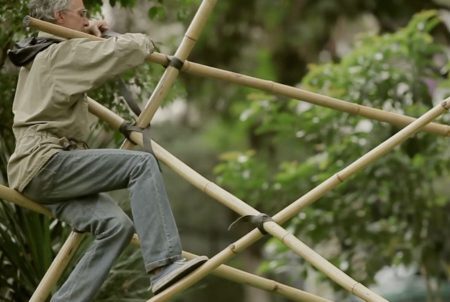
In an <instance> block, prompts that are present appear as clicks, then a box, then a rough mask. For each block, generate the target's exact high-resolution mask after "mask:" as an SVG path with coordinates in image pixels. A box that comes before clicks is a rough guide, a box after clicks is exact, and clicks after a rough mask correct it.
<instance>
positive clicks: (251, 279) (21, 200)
mask: <svg viewBox="0 0 450 302" xmlns="http://www.w3.org/2000/svg"><path fill="white" fill-rule="evenodd" d="M0 199H3V200H7V201H9V202H12V203H14V204H17V205H19V206H21V207H24V208H27V209H30V210H32V211H35V212H38V213H40V214H44V215H47V216H49V217H52V214H51V212H50V211H49V210H47V209H46V208H44V207H43V206H41V205H39V204H38V203H36V202H34V201H32V200H30V199H28V198H26V197H25V196H24V195H22V194H20V193H18V192H17V191H15V190H12V189H10V188H8V187H6V186H3V185H0ZM82 237H83V234H81V233H77V232H72V233H71V234H70V235H69V237H68V240H66V242H65V243H64V245H63V247H62V248H61V249H60V251H59V252H58V255H57V256H56V258H55V259H54V261H53V262H52V264H51V266H50V268H49V269H48V270H47V272H46V273H45V275H44V277H43V278H42V280H41V282H40V283H39V285H38V287H37V288H36V290H35V292H34V293H33V296H32V297H31V299H30V302H43V301H45V300H46V299H47V297H48V295H49V294H50V292H51V290H52V289H53V287H54V286H55V285H56V282H57V281H58V280H59V278H60V276H61V274H62V272H63V271H64V269H65V268H66V267H67V265H68V263H69V262H70V260H71V258H72V257H73V254H74V252H75V251H76V249H77V248H78V246H79V244H80V242H81V240H82ZM131 243H132V244H134V245H137V246H139V245H140V242H139V238H138V236H137V234H134V236H133V238H132V239H131ZM183 256H184V257H186V258H188V259H192V258H194V257H196V256H197V255H195V254H193V253H190V252H186V251H183ZM212 273H213V274H214V275H216V276H218V277H221V278H224V279H227V280H230V281H234V282H238V283H243V284H247V285H250V286H254V287H256V288H259V289H262V290H266V291H269V292H274V293H276V294H279V295H282V296H284V297H286V298H289V299H292V300H294V301H311V302H330V300H327V299H324V298H321V297H319V296H316V295H313V294H310V293H307V292H304V291H301V290H299V289H297V288H293V287H290V286H287V285H284V284H282V283H279V282H276V281H273V280H269V279H266V278H263V277H260V276H256V275H253V274H250V273H247V272H244V271H241V270H238V269H235V268H233V267H230V266H227V265H221V266H219V267H218V268H217V269H216V270H214V271H213V272H212Z"/></svg>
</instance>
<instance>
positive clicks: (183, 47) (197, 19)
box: [124, 0, 217, 149]
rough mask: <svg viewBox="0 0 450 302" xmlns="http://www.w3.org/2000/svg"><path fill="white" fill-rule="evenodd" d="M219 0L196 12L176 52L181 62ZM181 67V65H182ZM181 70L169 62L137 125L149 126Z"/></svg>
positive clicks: (209, 0) (211, 0)
mask: <svg viewBox="0 0 450 302" xmlns="http://www.w3.org/2000/svg"><path fill="white" fill-rule="evenodd" d="M216 2H217V0H203V1H202V3H201V5H200V7H199V9H198V10H197V13H196V14H195V16H194V18H193V20H192V22H191V24H190V25H189V27H188V29H187V31H186V34H185V35H184V38H183V40H182V41H181V44H180V46H179V47H178V49H177V51H176V52H175V56H174V57H175V58H176V59H177V60H179V61H180V63H182V62H184V61H185V60H186V59H187V57H188V56H189V54H190V53H191V51H192V49H193V48H194V45H195V43H196V42H197V39H198V37H199V36H200V33H201V31H202V30H203V28H204V27H205V24H206V21H207V20H208V17H209V15H210V14H211V12H212V11H213V8H214V6H215V5H216ZM180 68H181V67H180ZM179 73H180V70H179V69H178V68H176V67H174V66H172V65H171V64H169V65H168V66H167V68H166V70H165V71H164V74H163V75H162V77H161V79H160V80H159V82H158V85H157V86H156V88H155V90H154V91H153V93H152V95H151V96H150V99H149V100H148V102H147V104H146V107H145V109H144V111H143V112H142V113H141V115H140V116H139V118H138V121H137V126H138V127H142V128H145V127H147V126H148V125H149V124H150V122H151V120H152V118H153V116H154V115H155V113H156V110H158V108H159V106H160V105H161V102H162V101H163V100H164V98H165V97H166V96H167V94H168V92H169V90H170V88H172V86H173V84H174V82H175V80H176V78H177V76H178V74H179ZM131 146H132V144H131V142H129V141H126V142H125V144H124V148H125V149H129V148H131Z"/></svg>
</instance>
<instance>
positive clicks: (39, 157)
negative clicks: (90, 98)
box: [8, 33, 153, 192]
mask: <svg viewBox="0 0 450 302" xmlns="http://www.w3.org/2000/svg"><path fill="white" fill-rule="evenodd" d="M40 36H46V37H53V38H55V37H54V36H50V35H48V34H44V33H40ZM152 51H153V44H152V42H151V40H150V39H149V38H148V37H147V36H145V35H143V34H124V35H120V36H118V37H115V38H110V39H107V40H104V41H100V42H99V41H89V40H87V39H72V40H66V41H63V42H60V43H58V44H53V45H51V46H50V47H49V48H47V49H46V50H44V51H42V52H40V53H39V54H38V55H37V56H36V58H35V59H34V61H33V63H32V65H31V66H26V67H22V68H21V70H20V73H19V80H18V83H17V90H16V95H15V98H14V103H13V113H14V124H13V131H14V135H15V138H16V149H15V151H14V154H13V155H12V156H11V158H10V160H9V162H8V181H9V186H10V187H11V188H13V189H16V190H18V191H20V192H21V191H23V190H24V188H25V187H26V185H27V184H28V183H29V182H30V180H31V179H32V178H33V177H34V176H36V175H37V174H38V173H39V171H40V170H41V169H42V167H43V166H44V165H45V163H46V162H47V161H48V160H49V159H50V157H52V155H54V154H55V153H57V152H59V151H61V150H63V149H64V148H66V147H67V144H68V143H69V141H74V142H76V143H77V145H78V146H82V145H83V144H84V143H83V142H84V141H85V140H86V139H87V137H88V134H89V129H88V124H89V123H88V114H89V113H88V106H87V102H86V92H87V91H89V90H90V89H92V88H95V87H98V86H99V85H100V84H102V83H103V82H104V81H106V80H107V79H109V78H111V77H113V76H116V75H118V74H120V73H121V72H123V71H125V70H127V69H129V68H132V67H135V66H137V65H140V64H142V63H143V62H144V59H145V58H146V56H147V55H149V54H150V53H151V52H152Z"/></svg>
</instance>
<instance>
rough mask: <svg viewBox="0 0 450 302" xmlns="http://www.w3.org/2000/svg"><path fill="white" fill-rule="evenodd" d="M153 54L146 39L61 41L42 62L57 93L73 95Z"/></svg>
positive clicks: (138, 36) (121, 37) (137, 36)
mask: <svg viewBox="0 0 450 302" xmlns="http://www.w3.org/2000/svg"><path fill="white" fill-rule="evenodd" d="M153 50H154V48H153V44H152V41H151V40H150V39H149V38H148V37H147V36H146V35H143V34H123V35H119V36H117V37H113V38H110V39H106V40H103V41H89V40H87V39H72V40H68V41H64V42H61V43H60V44H58V45H56V46H55V47H53V48H49V49H48V51H46V52H45V53H43V54H42V55H43V57H42V58H41V59H44V60H47V62H46V63H47V64H49V66H50V67H49V69H50V72H51V76H52V78H53V83H54V84H55V85H56V86H57V88H58V90H59V91H61V92H62V93H64V94H68V95H73V94H79V93H84V92H87V91H88V90H90V89H92V88H95V87H98V86H99V85H100V84H102V83H103V82H104V81H106V80H108V79H110V78H112V77H114V76H116V75H118V74H120V73H122V72H124V71H125V70H127V69H130V68H133V67H135V66H138V65H140V64H142V63H143V62H144V60H145V58H146V57H147V56H148V55H149V54H150V53H151V52H152V51H153Z"/></svg>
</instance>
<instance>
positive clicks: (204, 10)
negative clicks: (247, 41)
mask: <svg viewBox="0 0 450 302" xmlns="http://www.w3.org/2000/svg"><path fill="white" fill-rule="evenodd" d="M216 1H217V0H203V1H202V3H201V5H200V7H199V9H198V11H197V13H196V15H195V16H194V19H193V20H192V22H191V25H190V26H189V28H188V30H187V32H186V34H185V36H184V38H183V40H182V42H181V44H180V46H179V47H178V49H177V51H176V52H175V54H174V55H173V56H166V55H163V54H160V53H153V54H151V55H149V57H148V61H150V62H153V63H158V64H161V65H163V66H165V67H166V70H165V72H164V74H163V76H162V77H161V79H160V81H159V83H158V85H157V86H156V89H155V90H154V92H153V93H152V95H151V97H150V99H149V100H148V102H147V105H146V107H145V110H144V111H143V112H142V114H141V115H140V116H139V119H138V123H137V125H138V126H139V127H141V128H146V127H148V125H149V124H150V122H151V120H152V118H153V116H154V114H155V112H156V111H157V109H158V108H159V106H160V104H161V103H162V101H163V100H164V98H165V97H166V96H167V93H168V92H169V91H170V89H171V87H172V86H173V83H174V82H175V80H176V78H177V76H178V74H179V71H183V72H186V73H189V74H194V75H199V76H204V77H209V78H215V79H221V80H225V81H228V82H231V83H236V84H240V85H245V86H249V87H253V88H257V89H261V90H264V91H268V92H272V93H276V94H280V95H284V96H287V97H290V98H295V99H299V100H302V101H307V102H310V103H312V104H316V105H320V106H324V107H328V108H332V109H335V110H339V111H342V112H347V113H351V114H355V115H361V116H364V117H366V118H371V119H374V120H378V121H382V122H387V123H391V124H393V125H396V126H402V127H405V128H403V129H402V130H401V131H399V132H398V133H396V134H395V135H393V136H392V137H390V138H389V139H387V140H386V141H384V142H383V143H381V144H380V145H379V146H377V147H376V148H374V149H372V150H371V151H369V152H368V153H367V154H365V155H363V156H362V157H360V158H359V159H357V160H356V161H354V162H353V163H351V164H350V165H349V166H347V167H346V168H344V169H342V170H341V171H339V172H338V173H336V174H334V175H333V176H331V177H330V178H328V179H326V180H325V181H324V182H322V183H321V184H319V185H318V186H317V187H315V188H313V189H312V190H311V191H309V192H307V193H306V194H304V195H303V196H301V197H300V198H298V199H297V200H295V201H293V202H292V203H291V204H290V205H289V206H287V207H286V208H285V209H283V210H282V211H280V212H279V213H277V214H275V215H274V216H272V217H269V216H266V215H265V214H264V213H261V212H259V211H258V210H256V209H254V208H253V207H251V206H250V205H248V204H247V203H245V202H244V201H242V200H240V199H239V198H237V197H236V196H234V195H233V194H231V193H229V192H227V191H226V190H224V189H223V188H221V187H219V186H218V185H216V184H215V183H213V182H211V181H209V180H208V179H206V178H205V177H203V176H202V175H200V174H199V173H197V172H196V171H195V170H193V169H192V168H190V167H189V166H187V165H186V164H184V163H183V162H182V161H181V160H179V159H178V158H176V157H175V156H173V155H172V154H170V153H169V152H168V151H167V150H165V149H164V148H163V147H161V146H160V145H158V144H157V143H156V142H154V141H152V142H151V145H152V148H153V151H154V153H155V155H156V157H157V158H158V159H159V160H160V161H161V162H163V163H164V164H165V165H167V166H168V167H169V168H171V169H172V170H173V171H175V172H176V173H177V174H179V175H180V176H181V177H182V178H184V179H185V180H186V181H188V182H189V183H191V184H192V185H193V186H195V187H197V188H198V189H199V190H201V191H202V192H204V193H206V194H208V195H209V196H211V197H212V198H214V199H215V200H217V201H218V202H220V203H222V204H223V205H225V206H226V207H228V208H230V209H231V210H233V211H234V212H236V213H237V214H239V215H241V216H251V217H253V218H262V217H266V219H260V225H259V228H255V229H254V230H252V231H251V232H249V233H248V234H246V235H245V236H243V237H242V238H241V239H239V240H237V241H236V242H234V243H232V244H230V245H229V246H228V247H226V248H225V249H224V250H222V251H221V252H219V253H218V254H217V255H214V256H213V257H211V258H210V260H208V261H207V262H206V263H205V264H204V265H203V266H201V267H200V268H199V269H197V270H196V271H195V272H193V273H192V274H190V275H188V276H187V277H186V278H184V279H182V280H181V281H179V282H178V283H176V284H174V285H173V286H171V287H169V288H168V289H166V290H164V291H163V292H161V293H160V294H158V295H156V296H154V297H152V298H151V299H149V300H148V301H167V300H169V299H170V298H171V297H173V296H174V295H175V294H178V293H180V292H181V291H183V290H185V289H187V288H188V287H190V286H192V285H194V284H195V283H196V282H198V281H200V280H201V279H202V278H204V277H205V276H207V275H208V274H210V273H215V274H218V275H220V276H222V277H224V278H228V279H232V280H235V281H237V282H243V283H246V284H250V285H253V286H255V287H258V288H261V289H265V290H269V291H273V292H276V293H278V294H281V295H284V296H285V297H287V298H289V299H292V300H295V301H329V300H327V299H324V298H321V297H318V296H316V295H312V294H309V293H306V292H304V291H301V290H299V289H295V288H292V287H289V286H287V285H283V284H281V283H278V282H275V281H272V280H268V279H265V278H262V277H259V276H255V275H252V274H249V273H246V272H242V271H239V270H237V269H234V268H231V267H228V266H225V265H224V263H225V262H227V261H228V260H229V259H231V258H232V257H233V256H234V255H236V254H238V253H240V252H242V251H244V250H245V249H246V248H248V247H249V246H250V245H252V244H253V243H255V242H256V241H257V240H259V239H260V238H262V236H263V232H264V233H265V232H267V233H268V234H270V235H272V236H274V237H276V238H278V239H279V240H280V241H282V242H283V243H284V244H285V245H286V246H287V247H289V248H290V249H291V250H292V251H293V252H295V253H296V254H298V255H299V256H301V257H303V258H304V259H305V260H306V261H308V262H310V263H311V264H312V265H313V266H314V267H316V268H317V269H319V270H320V271H322V272H323V273H324V274H325V275H327V276H328V277H329V278H330V279H332V280H333V281H334V282H336V283H337V284H339V285H340V286H342V287H343V288H344V289H346V290H347V291H348V292H350V293H352V294H354V295H355V296H357V297H359V298H361V299H363V300H364V301H377V302H378V301H387V300H386V299H384V298H383V297H381V296H379V295H378V294H376V293H374V292H373V291H371V290H369V289H368V288H367V287H365V286H364V285H362V284H361V283H359V282H357V281H356V280H354V279H352V278H351V277H350V276H348V275H347V274H345V273H344V272H342V271H341V270H339V269H338V268H337V267H335V266H334V265H333V264H331V263H330V262H329V261H327V260H326V259H324V258H323V257H322V256H320V255H319V254H318V253H316V252H315V251H314V250H312V249H311V248H309V247H308V246H307V245H306V244H304V243H303V242H302V241H301V240H300V239H298V238H297V237H295V236H294V235H292V234H291V233H289V232H288V231H287V230H286V229H284V228H283V227H282V226H281V225H282V224H284V223H285V222H287V221H288V220H289V219H291V218H292V217H294V216H295V215H297V214H298V213H299V212H300V211H301V210H302V209H304V208H305V207H306V206H308V205H310V204H312V203H313V202H315V201H317V200H318V199H320V198H321V197H322V196H323V195H324V194H326V193H327V192H329V191H331V190H332V189H334V188H335V187H336V186H338V185H339V184H340V183H342V182H344V181H346V180H347V179H348V178H349V177H351V176H352V175H354V174H356V173H357V172H359V171H361V170H362V169H364V168H365V167H367V166H369V165H370V164H371V163H373V162H374V161H376V160H378V159H379V158H381V157H382V156H384V155H385V154H387V153H388V152H390V151H391V150H392V149H393V148H394V147H396V146H398V145H399V144H401V143H402V142H404V141H405V140H406V139H408V138H409V137H411V136H412V135H414V134H415V133H416V132H418V131H421V130H423V131H427V132H431V133H434V134H438V135H441V136H447V137H448V136H450V126H448V125H442V124H438V123H432V121H433V120H434V119H435V118H437V117H438V116H440V115H441V114H443V113H444V112H446V111H447V110H448V109H449V108H450V101H449V100H446V101H443V102H441V103H440V104H439V105H437V106H435V107H434V108H432V109H430V110H429V111H428V112H426V113H425V114H423V115H422V116H421V117H420V118H418V119H414V118H412V117H408V116H403V115H400V114H395V113H390V112H386V111H383V110H380V109H375V108H370V107H367V106H362V105H357V104H353V103H350V102H346V101H343V100H339V99H336V98H332V97H328V96H323V95H319V94H316V93H312V92H308V91H305V90H302V89H299V88H295V87H290V86H286V85H282V84H279V83H275V82H271V81H266V80H261V79H257V78H254V77H250V76H246V75H241V74H237V73H233V72H230V71H225V70H220V69H217V68H213V67H209V66H205V65H201V64H197V63H193V62H189V61H187V58H188V56H189V53H190V52H191V51H192V49H193V47H194V45H195V42H196V41H197V39H198V38H199V36H200V33H201V31H202V29H203V28H204V26H205V24H206V21H207V19H208V17H209V15H210V14H211V13H212V11H213V8H214V6H215V4H216ZM26 22H27V24H28V25H29V26H30V27H34V28H37V29H39V30H41V31H45V32H49V33H52V34H54V35H57V36H61V37H64V38H68V39H71V38H81V37H84V38H88V39H91V40H102V38H99V37H95V36H92V35H88V34H85V33H82V32H78V31H74V30H70V29H67V28H63V27H60V26H57V25H54V24H51V23H47V22H44V21H41V20H37V19H33V18H30V17H27V19H26ZM88 105H89V110H90V112H91V113H93V114H95V115H96V116H98V117H99V118H100V119H102V120H104V121H105V122H107V123H108V124H109V125H110V126H111V127H112V128H114V129H119V127H120V126H121V125H122V124H123V123H124V122H125V121H124V120H123V119H122V118H121V117H120V116H118V115H116V114H115V113H113V112H111V111H110V110H109V109H107V108H105V107H104V106H102V105H100V104H99V103H97V102H96V101H95V100H92V99H90V98H88ZM130 139H131V140H132V141H133V143H135V144H138V145H140V146H143V137H142V133H140V132H132V133H131V135H130ZM131 145H132V144H131V143H130V142H126V143H124V144H123V146H122V148H126V149H128V148H130V147H131ZM0 197H1V198H4V199H5V200H9V201H12V202H15V203H17V204H19V205H21V206H25V207H29V208H32V209H33V210H35V211H38V212H41V213H43V214H47V215H48V214H49V212H48V211H47V210H46V209H44V208H42V207H41V206H39V205H38V204H36V203H35V202H33V201H30V200H28V199H26V198H25V197H24V196H22V195H20V194H19V193H17V192H15V191H13V190H11V189H9V188H7V187H4V186H0ZM81 238H82V234H79V233H75V232H72V233H71V234H70V235H69V237H68V239H67V240H66V242H65V244H64V246H63V247H62V248H61V250H60V252H59V253H58V255H57V256H56V258H55V260H54V262H53V263H52V265H51V266H50V268H49V270H48V271H47V273H46V274H45V276H44V278H43V279H42V280H41V283H40V284H39V286H38V288H37V289H36V291H35V293H34V294H33V297H32V298H31V300H30V301H45V299H46V298H47V297H48V295H49V294H50V292H51V290H52V288H53V287H54V286H55V284H56V282H57V280H58V279H59V277H60V276H61V274H62V271H63V270H64V269H65V267H66V266H67V264H68V262H69V260H70V258H71V257H72V256H73V254H74V253H75V251H76V249H77V248H78V245H79V243H80V242H81ZM133 242H134V243H136V244H138V239H137V237H135V238H134V239H133ZM184 255H185V256H186V257H188V258H190V257H193V255H192V254H190V253H187V252H184Z"/></svg>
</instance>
